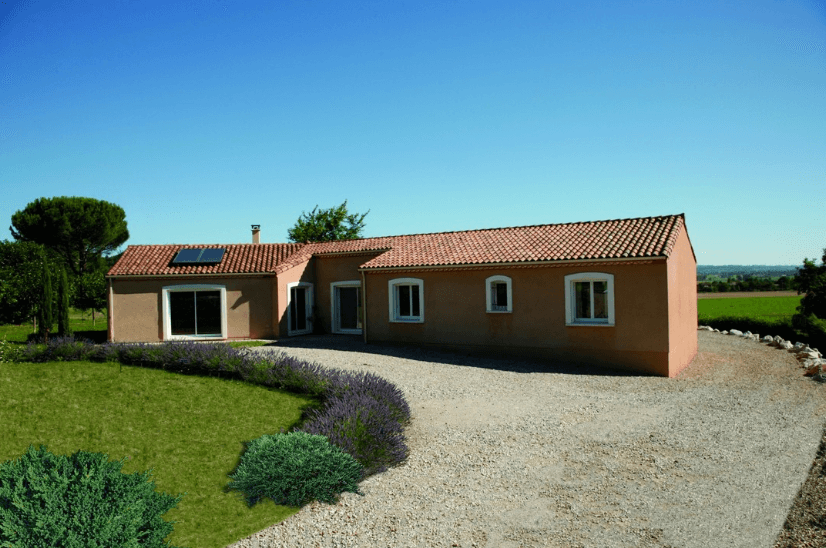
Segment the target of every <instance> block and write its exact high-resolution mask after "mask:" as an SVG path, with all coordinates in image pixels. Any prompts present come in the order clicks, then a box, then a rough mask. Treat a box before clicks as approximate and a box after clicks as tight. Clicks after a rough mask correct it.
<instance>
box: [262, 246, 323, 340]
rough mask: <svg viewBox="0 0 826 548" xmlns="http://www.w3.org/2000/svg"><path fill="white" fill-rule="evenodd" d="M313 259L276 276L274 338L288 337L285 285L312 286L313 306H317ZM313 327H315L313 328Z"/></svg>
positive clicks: (274, 289) (287, 300)
mask: <svg viewBox="0 0 826 548" xmlns="http://www.w3.org/2000/svg"><path fill="white" fill-rule="evenodd" d="M315 261H316V259H315V257H310V258H309V259H308V260H306V261H304V262H303V263H300V264H298V265H296V266H294V267H292V268H290V269H289V270H285V271H284V272H282V273H280V274H277V275H276V277H275V282H274V284H275V287H274V288H273V320H274V323H275V333H276V337H277V338H279V339H281V338H284V339H286V338H287V337H288V336H289V325H288V321H289V320H288V317H287V305H288V303H289V299H288V297H289V295H288V294H287V284H290V283H293V282H308V283H311V284H313V306H318V297H317V295H316V289H317V288H316V276H315ZM314 327H315V326H314Z"/></svg>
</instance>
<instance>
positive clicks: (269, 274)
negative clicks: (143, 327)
mask: <svg viewBox="0 0 826 548" xmlns="http://www.w3.org/2000/svg"><path fill="white" fill-rule="evenodd" d="M254 276H258V277H259V278H267V277H275V273H274V272H218V273H209V274H205V273H198V272H192V273H189V274H115V275H111V276H110V275H109V274H107V275H106V276H104V277H105V278H110V279H113V280H126V279H132V278H135V279H142V278H209V277H213V278H238V277H254Z"/></svg>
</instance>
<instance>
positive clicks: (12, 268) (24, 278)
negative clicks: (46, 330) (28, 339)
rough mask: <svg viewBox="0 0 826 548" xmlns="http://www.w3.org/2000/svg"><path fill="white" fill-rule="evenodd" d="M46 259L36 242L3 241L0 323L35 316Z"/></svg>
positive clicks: (18, 320)
mask: <svg viewBox="0 0 826 548" xmlns="http://www.w3.org/2000/svg"><path fill="white" fill-rule="evenodd" d="M43 261H44V254H43V248H42V247H41V246H39V245H37V244H35V243H32V242H10V241H7V240H3V241H0V323H4V324H7V323H13V324H21V323H23V322H25V321H30V320H34V318H35V316H36V314H37V310H38V307H39V304H40V300H41V298H42V293H43V268H44V264H43ZM48 267H49V268H54V265H52V264H49V266H48Z"/></svg>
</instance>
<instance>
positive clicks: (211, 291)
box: [162, 285, 226, 340]
mask: <svg viewBox="0 0 826 548" xmlns="http://www.w3.org/2000/svg"><path fill="white" fill-rule="evenodd" d="M162 298H163V323H164V339H165V340H175V339H197V338H219V339H225V338H226V289H225V287H224V286H214V285H180V286H168V287H164V288H163V296H162Z"/></svg>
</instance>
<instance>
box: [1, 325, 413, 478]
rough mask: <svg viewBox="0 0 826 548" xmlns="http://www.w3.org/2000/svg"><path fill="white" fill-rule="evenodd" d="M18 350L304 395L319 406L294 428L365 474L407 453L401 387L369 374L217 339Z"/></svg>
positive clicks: (40, 358) (70, 343)
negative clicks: (322, 439)
mask: <svg viewBox="0 0 826 548" xmlns="http://www.w3.org/2000/svg"><path fill="white" fill-rule="evenodd" d="M20 354H21V355H20V356H19V357H18V358H17V361H21V362H46V361H70V360H72V361H73V360H87V361H98V362H112V361H116V362H120V363H123V364H127V365H135V366H140V367H152V368H162V369H164V370H167V371H174V372H178V373H186V374H201V375H212V376H220V377H224V378H235V379H240V380H243V381H246V382H250V383H253V384H258V385H262V386H267V387H272V388H277V389H280V390H287V391H291V392H297V393H301V394H307V395H310V396H313V397H317V398H319V399H321V400H322V404H321V407H320V408H317V409H311V410H310V411H308V412H307V413H305V421H304V422H303V424H302V425H301V426H300V427H298V428H297V429H296V430H299V431H303V432H306V433H308V434H314V435H322V436H326V437H327V439H328V440H329V441H330V443H332V444H333V445H335V446H337V447H339V448H341V449H342V450H344V451H345V452H347V453H348V454H350V455H351V456H352V457H353V458H354V459H356V461H358V462H359V463H360V464H361V465H362V467H363V469H364V477H367V476H370V475H373V474H376V473H379V472H383V471H385V470H386V469H387V468H388V467H389V466H393V465H395V464H399V463H401V462H402V461H403V460H404V459H406V458H407V455H408V448H407V445H406V444H405V439H404V426H405V425H406V424H407V423H408V422H409V420H410V407H409V405H408V404H407V401H406V400H405V398H404V394H403V393H402V391H401V390H399V389H398V388H397V387H396V386H395V385H394V384H392V383H390V382H389V381H387V380H385V379H383V378H381V377H379V376H378V375H375V374H373V373H363V372H362V373H358V372H350V371H339V370H334V369H326V368H324V367H322V366H321V365H319V364H317V363H310V362H307V361H304V360H299V359H297V358H294V357H292V356H288V355H287V354H286V353H284V352H278V353H273V354H266V355H265V354H260V353H256V352H254V351H251V350H250V349H248V348H233V347H231V346H229V345H227V344H221V343H213V344H210V343H197V342H165V343H161V344H145V343H126V344H125V343H117V344H112V343H106V344H102V345H95V344H92V343H91V342H90V341H88V340H75V339H74V338H73V337H54V338H52V339H51V340H50V341H49V343H48V344H45V345H44V344H34V343H30V344H29V345H27V346H26V347H25V348H24V349H22V351H21V352H20Z"/></svg>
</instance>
